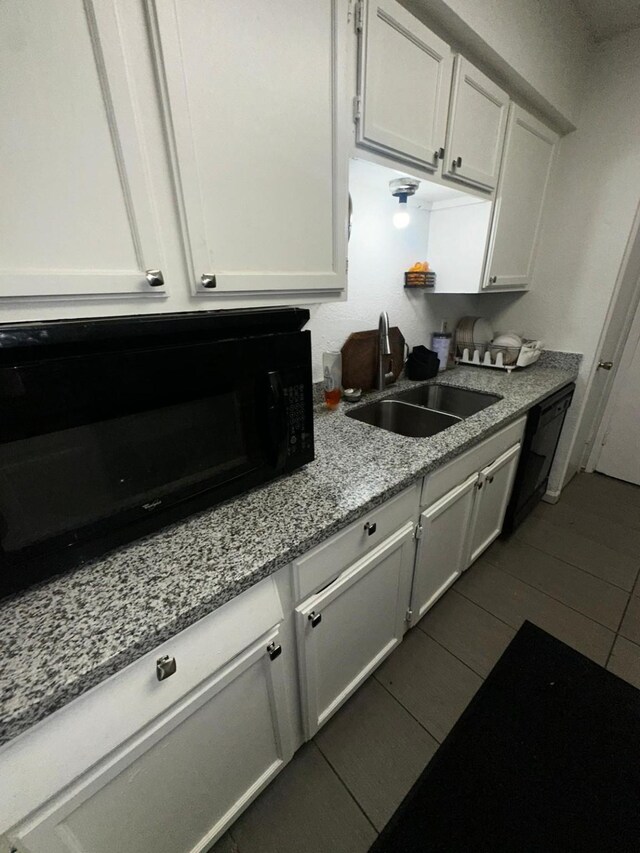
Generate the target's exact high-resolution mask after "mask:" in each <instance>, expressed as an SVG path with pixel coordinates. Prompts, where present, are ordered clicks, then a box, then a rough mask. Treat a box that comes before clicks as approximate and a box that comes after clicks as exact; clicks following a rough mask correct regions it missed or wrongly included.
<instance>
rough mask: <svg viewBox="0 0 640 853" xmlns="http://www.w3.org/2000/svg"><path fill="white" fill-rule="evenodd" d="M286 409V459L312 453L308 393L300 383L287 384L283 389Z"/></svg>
mask: <svg viewBox="0 0 640 853" xmlns="http://www.w3.org/2000/svg"><path fill="white" fill-rule="evenodd" d="M283 393H284V397H285V401H286V409H287V431H288V439H287V440H288V446H287V457H292V456H306V455H307V454H308V453H309V452H313V425H312V423H310V420H312V418H313V414H312V411H311V400H310V399H309V396H308V395H309V391H307V393H306V394H305V386H304V384H303V383H302V382H297V383H294V384H287V385H285V387H284V389H283Z"/></svg>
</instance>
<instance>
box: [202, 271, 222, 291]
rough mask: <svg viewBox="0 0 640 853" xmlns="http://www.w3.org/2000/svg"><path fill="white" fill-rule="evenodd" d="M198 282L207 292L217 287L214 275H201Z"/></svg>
mask: <svg viewBox="0 0 640 853" xmlns="http://www.w3.org/2000/svg"><path fill="white" fill-rule="evenodd" d="M200 281H201V282H202V286H203V287H206V288H207V290H212V289H213V288H214V287H217V286H218V282H217V281H216V277H215V275H207V274H206V273H203V274H202V275H201V276H200Z"/></svg>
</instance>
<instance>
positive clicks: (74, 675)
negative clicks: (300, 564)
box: [0, 353, 581, 744]
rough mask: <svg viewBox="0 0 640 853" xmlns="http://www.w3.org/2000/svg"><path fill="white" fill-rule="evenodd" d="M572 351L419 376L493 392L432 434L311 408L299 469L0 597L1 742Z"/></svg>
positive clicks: (211, 604)
mask: <svg viewBox="0 0 640 853" xmlns="http://www.w3.org/2000/svg"><path fill="white" fill-rule="evenodd" d="M580 358H581V357H580V356H579V355H576V354H573V353H544V354H543V357H542V358H541V360H540V361H539V362H538V363H537V364H535V365H532V366H530V367H528V368H526V369H525V370H523V371H521V372H517V371H516V372H514V373H512V374H510V375H509V374H506V373H504V372H502V371H499V370H489V369H483V368H477V367H457V368H456V369H455V370H451V371H447V372H446V373H445V374H441V375H440V376H439V377H438V378H437V379H435V380H430V381H431V382H434V381H435V382H437V383H440V384H445V385H456V386H460V387H465V388H473V389H476V390H479V391H487V392H491V393H494V394H498V395H500V396H501V397H503V399H502V400H501V401H500V402H498V403H496V404H494V405H493V406H491V407H490V408H488V409H485V410H484V411H482V412H479V413H478V414H476V415H473V416H472V417H470V418H467V419H465V420H463V421H461V422H460V423H458V424H455V425H454V426H452V427H450V428H449V429H447V430H445V431H444V432H441V433H439V434H438V435H435V436H433V437H431V438H405V437H404V436H400V435H395V434H393V433H390V432H387V431H385V430H382V429H378V428H377V427H372V426H368V425H366V424H363V423H361V422H359V421H356V420H353V419H351V418H347V417H345V415H344V412H345V410H348V409H347V408H346V407H347V406H349V404H347V403H343V404H342V405H341V407H340V410H339V411H338V412H328V411H326V410H323V409H322V408H320V407H318V409H317V411H316V416H315V434H316V460H315V461H314V462H312V463H310V464H309V465H307V466H305V467H304V468H303V469H300V470H298V471H296V472H294V473H293V474H290V475H288V476H286V477H282V478H280V479H278V480H275V481H272V482H271V483H268V484H267V485H265V486H262V487H260V488H257V489H254V490H252V491H251V492H248V493H247V494H245V495H242V496H241V497H238V498H235V499H233V500H230V501H227V502H226V503H224V504H220V505H218V506H216V507H214V508H212V509H210V510H207V511H205V512H201V513H199V514H197V515H195V516H191V517H190V518H188V519H187V520H186V521H182V522H180V523H178V524H174V525H172V526H171V527H168V528H165V529H164V530H162V531H160V532H159V533H157V534H154V535H153V536H150V537H147V538H146V539H142V540H139V541H137V542H135V543H133V544H130V545H128V546H126V547H124V548H121V549H119V550H117V551H115V552H113V553H111V554H109V555H107V556H105V557H102V558H101V559H99V560H96V561H94V562H92V563H89V564H87V565H85V566H82V567H80V568H78V569H75V570H73V571H71V572H68V573H66V574H64V575H59V576H57V577H55V578H51V579H50V580H48V581H46V582H44V583H42V584H40V585H38V586H36V587H32V588H31V589H28V590H25V591H24V592H21V593H18V594H17V595H14V596H12V597H10V598H7V599H4V600H3V601H0V625H1V626H2V627H1V628H0V637H1V638H2V648H3V655H2V668H1V669H0V744H1V743H5V742H7V741H8V740H10V739H11V738H13V737H15V736H16V735H18V734H20V733H21V732H22V731H24V730H25V729H27V728H28V727H29V726H31V725H33V724H34V723H36V722H38V721H39V720H42V719H43V718H44V717H46V716H47V715H48V714H51V713H52V712H53V711H55V710H57V709H58V708H61V707H62V706H63V705H65V704H66V703H68V702H70V701H71V700H72V699H74V698H75V697H77V696H79V695H80V694H82V693H84V692H85V691H86V690H89V689H90V688H91V687H94V686H95V685H97V684H99V683H100V682H101V681H103V680H104V679H106V678H108V677H109V676H110V675H113V674H114V673H116V672H118V671H119V670H120V669H123V668H124V667H125V666H127V664H129V663H132V662H133V661H134V660H136V659H137V658H139V657H140V656H141V655H143V654H145V653H146V652H149V651H151V650H152V649H154V648H155V647H156V646H158V645H159V644H160V643H162V642H164V641H165V640H167V639H169V638H170V637H172V636H174V635H175V634H176V633H178V631H180V630H182V629H183V628H186V627H187V626H189V625H191V624H193V623H194V622H196V621H197V620H198V619H200V618H201V617H203V616H205V615H206V614H208V613H210V612H211V611H212V610H215V608H217V607H219V606H220V605H221V604H224V603H225V602H226V601H229V600H230V599H231V598H233V597H234V596H236V595H238V594H239V593H241V592H242V591H243V590H245V589H247V588H249V587H250V586H252V585H253V584H255V583H256V582H257V581H259V580H261V579H262V578H264V577H266V576H268V575H270V574H272V573H273V572H275V571H276V570H277V569H279V568H281V567H282V566H285V565H286V564H287V563H289V562H290V561H291V560H292V559H293V558H295V557H297V556H299V555H300V554H303V553H304V552H305V551H307V550H309V548H312V547H313V546H314V545H316V544H318V543H319V542H321V541H323V540H324V539H326V538H327V537H329V536H331V535H332V534H333V533H335V532H336V531H338V530H340V529H342V528H344V527H346V526H347V525H348V524H350V523H351V522H352V521H354V520H355V519H357V518H358V517H360V516H362V515H364V514H365V513H366V512H368V511H369V510H370V509H372V508H373V507H375V506H377V505H379V504H381V503H383V502H384V501H385V500H386V499H387V498H389V497H391V496H393V495H394V494H397V493H398V492H400V491H402V489H404V488H406V487H407V486H408V485H410V484H411V483H412V482H414V481H415V480H416V479H417V478H419V477H422V476H423V475H424V474H427V473H428V472H430V471H433V470H434V469H436V468H438V467H440V466H441V465H443V464H444V463H445V462H447V461H448V460H449V459H451V458H453V457H454V456H457V455H458V454H460V453H461V452H463V451H464V450H467V449H468V448H469V447H472V446H473V445H474V444H477V443H478V442H480V441H481V440H482V439H484V438H487V437H488V436H489V435H491V434H492V433H494V432H497V431H498V430H499V429H501V428H502V427H504V426H505V425H506V424H508V423H509V422H511V421H513V420H515V419H516V418H517V417H518V416H520V415H522V414H523V413H524V412H526V411H527V409H529V408H530V407H531V406H533V405H534V404H535V403H536V402H538V401H539V400H541V399H543V398H544V397H546V396H547V395H548V394H550V393H552V392H553V391H555V390H557V389H559V388H561V387H562V386H563V385H565V384H566V383H568V382H571V381H572V380H574V379H575V377H576V375H577V372H578V367H579V363H580ZM414 384H416V383H410V382H408V381H407V380H404V381H400V382H398V383H397V384H396V385H394V386H393V387H392V388H390V389H387V391H386V392H379V393H377V394H368V395H367V397H366V402H369V401H371V400H372V399H375V398H376V396H377V397H382V396H387V395H388V394H390V393H393V392H395V391H398V390H399V389H400V388H401V387H407V386H410V385H414Z"/></svg>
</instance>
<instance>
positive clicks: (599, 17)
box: [573, 0, 640, 41]
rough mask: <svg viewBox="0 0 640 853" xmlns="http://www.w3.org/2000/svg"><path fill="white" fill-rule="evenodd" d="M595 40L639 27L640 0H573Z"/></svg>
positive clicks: (601, 39) (602, 39)
mask: <svg viewBox="0 0 640 853" xmlns="http://www.w3.org/2000/svg"><path fill="white" fill-rule="evenodd" d="M573 2H574V5H575V7H576V9H577V10H578V12H579V13H580V15H581V16H582V17H583V18H584V21H585V23H586V25H587V27H588V28H589V30H590V31H591V34H592V36H593V38H594V39H595V40H596V41H604V40H605V39H608V38H611V37H612V36H617V35H620V34H621V33H626V32H628V31H629V30H633V29H635V28H636V27H640V0H573Z"/></svg>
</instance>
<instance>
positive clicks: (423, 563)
mask: <svg viewBox="0 0 640 853" xmlns="http://www.w3.org/2000/svg"><path fill="white" fill-rule="evenodd" d="M477 481H478V475H477V474H472V475H471V476H470V477H469V478H468V479H467V480H465V481H464V483H461V484H460V485H459V486H456V487H455V488H453V489H451V491H450V492H447V494H446V495H444V496H443V497H441V498H440V500H438V501H436V502H435V503H434V504H432V505H431V506H430V507H428V508H427V509H426V510H425V511H424V512H423V513H422V515H421V516H420V527H419V530H420V534H419V535H420V539H419V541H418V551H417V554H416V565H415V569H414V573H413V589H412V591H411V611H412V612H411V624H412V625H415V624H416V622H419V621H420V619H421V618H422V617H423V616H424V614H425V613H426V612H427V610H428V609H429V608H430V607H431V605H432V604H435V602H436V601H437V600H438V598H440V596H441V595H442V593H443V592H445V590H447V589H448V588H449V587H450V586H451V584H452V583H453V582H454V581H455V579H456V578H457V577H458V575H459V574H460V573H461V572H462V571H463V570H464V568H465V565H464V560H465V558H466V556H467V553H468V532H469V523H470V521H471V515H472V509H473V500H474V495H475V486H476V483H477Z"/></svg>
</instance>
